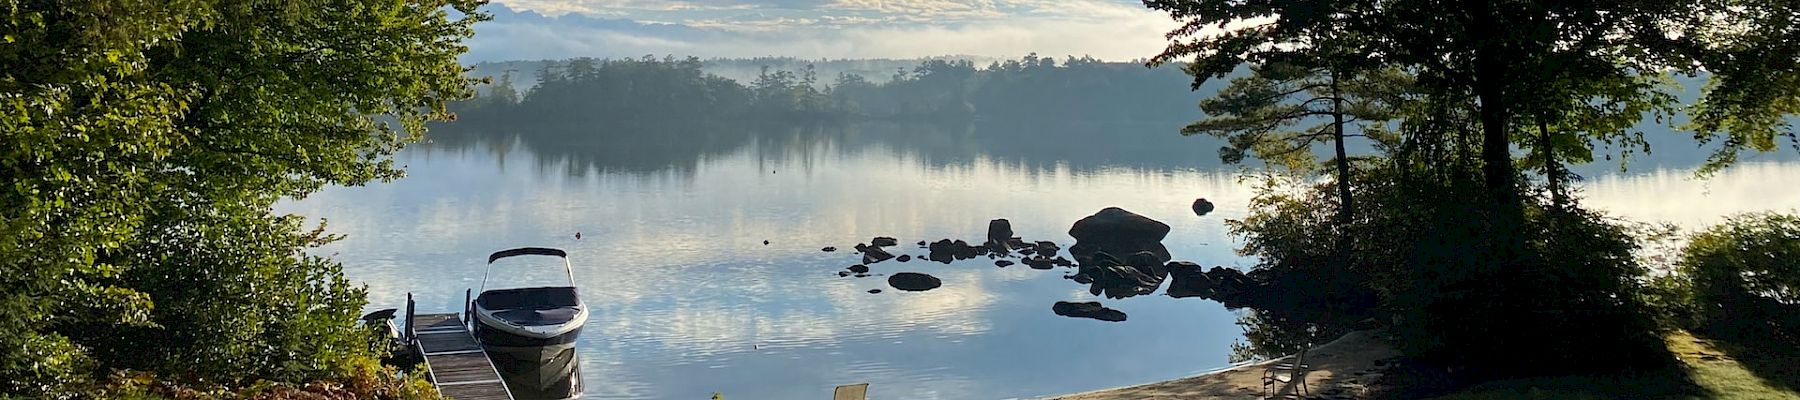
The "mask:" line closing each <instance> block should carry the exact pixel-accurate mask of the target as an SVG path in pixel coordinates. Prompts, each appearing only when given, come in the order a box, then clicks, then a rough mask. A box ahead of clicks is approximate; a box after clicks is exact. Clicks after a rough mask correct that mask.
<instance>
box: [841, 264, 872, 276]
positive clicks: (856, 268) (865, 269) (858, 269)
mask: <svg viewBox="0 0 1800 400" xmlns="http://www.w3.org/2000/svg"><path fill="white" fill-rule="evenodd" d="M845 269H848V270H850V272H854V273H858V274H866V273H869V266H867V265H862V264H856V265H852V266H850V268H845Z"/></svg>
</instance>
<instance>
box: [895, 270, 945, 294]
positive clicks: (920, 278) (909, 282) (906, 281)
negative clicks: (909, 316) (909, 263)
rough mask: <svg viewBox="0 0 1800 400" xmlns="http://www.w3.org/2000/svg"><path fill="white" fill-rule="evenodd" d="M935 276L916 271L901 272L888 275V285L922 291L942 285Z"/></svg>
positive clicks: (942, 282)
mask: <svg viewBox="0 0 1800 400" xmlns="http://www.w3.org/2000/svg"><path fill="white" fill-rule="evenodd" d="M943 285H944V281H942V280H938V278H937V277H935V276H931V275H926V274H921V273H917V272H901V273H897V274H894V276H889V277H888V286H893V287H894V288H895V289H900V290H905V291H908V292H922V291H926V290H931V289H937V288H938V286H943Z"/></svg>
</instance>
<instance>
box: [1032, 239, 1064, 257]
mask: <svg viewBox="0 0 1800 400" xmlns="http://www.w3.org/2000/svg"><path fill="white" fill-rule="evenodd" d="M1034 244H1036V245H1037V246H1036V247H1037V253H1038V254H1042V255H1043V256H1044V257H1056V251H1057V250H1062V248H1060V247H1056V242H1044V241H1040V242H1037V243H1034Z"/></svg>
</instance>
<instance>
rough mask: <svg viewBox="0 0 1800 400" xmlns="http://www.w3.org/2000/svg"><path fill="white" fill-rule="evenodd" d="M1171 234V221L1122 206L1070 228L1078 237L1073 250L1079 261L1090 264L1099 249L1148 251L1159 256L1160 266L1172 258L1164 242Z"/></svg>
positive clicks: (1090, 217)
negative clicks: (1156, 218) (1143, 214)
mask: <svg viewBox="0 0 1800 400" xmlns="http://www.w3.org/2000/svg"><path fill="white" fill-rule="evenodd" d="M1168 235H1169V225H1168V224H1164V223H1162V222H1158V221H1157V220H1154V219H1150V218H1149V217H1145V216H1142V215H1138V214H1135V213H1132V212H1130V211H1125V210H1124V209H1121V208H1118V207H1107V208H1106V209H1103V210H1100V212H1098V213H1094V215H1090V216H1088V217H1086V218H1082V219H1081V220H1080V221H1075V225H1074V226H1071V227H1070V228H1069V236H1072V237H1074V238H1075V245H1073V246H1069V253H1070V254H1072V255H1074V256H1075V260H1076V261H1077V262H1081V263H1083V264H1086V263H1088V262H1090V258H1091V257H1092V256H1093V255H1094V253H1097V252H1106V253H1109V254H1135V253H1137V252H1140V251H1148V252H1151V254H1155V255H1156V256H1157V258H1158V261H1157V264H1159V265H1160V264H1162V263H1166V262H1169V259H1170V258H1171V257H1170V256H1169V249H1168V248H1167V247H1164V246H1163V244H1162V240H1163V238H1164V237H1167V236H1168Z"/></svg>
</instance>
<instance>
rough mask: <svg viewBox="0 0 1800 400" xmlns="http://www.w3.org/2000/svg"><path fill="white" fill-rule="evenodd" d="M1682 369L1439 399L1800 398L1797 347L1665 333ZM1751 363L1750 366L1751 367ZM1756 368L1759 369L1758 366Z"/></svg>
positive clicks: (1539, 382) (1496, 386) (1535, 381)
mask: <svg viewBox="0 0 1800 400" xmlns="http://www.w3.org/2000/svg"><path fill="white" fill-rule="evenodd" d="M1666 339H1667V342H1668V344H1669V350H1670V351H1671V352H1673V353H1675V354H1676V355H1677V356H1678V357H1680V358H1681V361H1682V368H1681V370H1680V371H1668V372H1663V373H1653V374H1643V375H1635V376H1614V377H1548V378H1532V379H1518V380H1506V381H1496V382H1488V383H1484V384H1481V385H1476V386H1475V387H1472V388H1469V389H1467V390H1463V391H1461V392H1457V393H1454V394H1451V395H1449V396H1443V397H1439V398H1438V399H1439V400H1488V399H1495V400H1498V399H1508V400H1510V399H1731V400H1739V399H1742V400H1749V399H1800V392H1796V391H1795V390H1794V388H1795V387H1796V386H1800V383H1797V381H1800V379H1795V378H1796V377H1800V357H1797V356H1796V355H1795V354H1796V352H1794V351H1791V350H1790V351H1782V350H1773V351H1769V350H1767V349H1763V350H1757V349H1741V348H1737V349H1736V350H1737V351H1733V352H1727V351H1724V350H1721V349H1720V347H1725V346H1720V345H1718V344H1717V343H1715V342H1713V341H1711V340H1705V339H1700V338H1697V337H1694V336H1693V335H1691V334H1688V333H1687V332H1676V333H1673V334H1670V335H1668V337H1667V338H1666ZM1747 366H1748V367H1747ZM1753 367H1754V368H1753Z"/></svg>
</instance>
